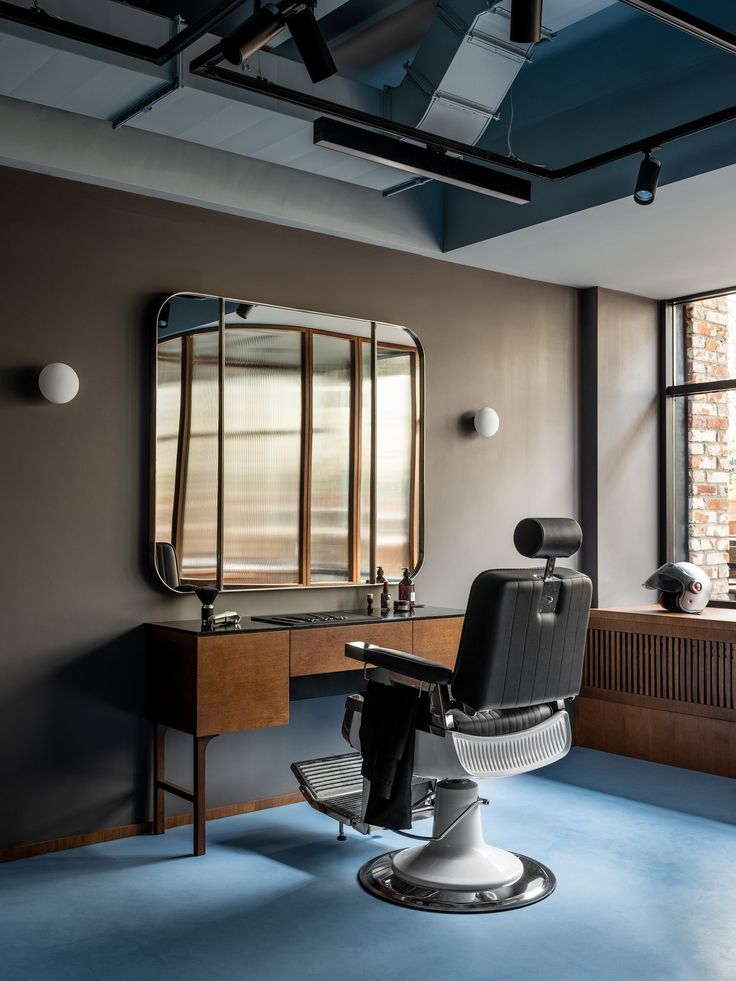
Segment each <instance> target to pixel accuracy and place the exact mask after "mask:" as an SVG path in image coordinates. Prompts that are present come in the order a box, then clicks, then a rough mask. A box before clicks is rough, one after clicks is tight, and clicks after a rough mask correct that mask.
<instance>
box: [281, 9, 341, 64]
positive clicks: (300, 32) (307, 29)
mask: <svg viewBox="0 0 736 981" xmlns="http://www.w3.org/2000/svg"><path fill="white" fill-rule="evenodd" d="M288 24H289V30H290V31H291V36H292V37H293V38H294V44H295V45H296V47H297V51H298V52H299V54H300V55H301V59H302V61H303V62H304V67H305V68H306V69H307V71H308V72H309V77H310V78H311V79H312V81H313V82H315V83H316V82H322V81H324V79H326V78H329V77H330V76H331V75H334V74H335V73H336V72H337V66H336V65H335V62H334V61H333V60H332V55H331V54H330V49H329V48H328V47H327V42H326V41H325V39H324V37H323V35H322V31H320V29H319V24H318V23H317V18H316V17H315V16H314V9H313V8H312V7H305V8H304V10H301V11H300V12H299V13H296V14H294V15H293V16H292V17H289V20H288Z"/></svg>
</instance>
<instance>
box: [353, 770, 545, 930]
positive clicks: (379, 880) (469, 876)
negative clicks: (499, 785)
mask: <svg viewBox="0 0 736 981" xmlns="http://www.w3.org/2000/svg"><path fill="white" fill-rule="evenodd" d="M481 803H485V802H484V801H482V799H481V798H479V797H478V785H477V783H475V782H474V781H473V780H462V779H461V780H441V781H440V782H439V783H438V784H437V795H436V803H435V813H434V822H433V829H432V836H431V839H430V840H429V841H427V842H426V843H425V844H422V845H416V846H414V847H412V848H405V849H402V850H400V851H395V852H389V853H387V854H384V855H380V856H378V858H375V859H372V860H371V861H370V862H368V863H366V864H365V865H364V866H363V867H362V868H361V870H360V872H359V873H358V878H359V880H360V883H361V885H362V886H363V887H364V888H365V889H367V890H368V892H370V893H372V894H373V895H375V896H378V897H379V898H380V899H385V900H387V901H388V902H392V903H396V904H397V905H399V906H411V907H414V908H418V909H425V910H436V911H440V912H454V913H492V912H497V911H500V910H506V909H516V908H518V907H520V906H529V905H530V904H531V903H536V902H539V901H540V900H541V899H544V898H545V897H546V896H549V895H550V893H551V892H552V891H553V890H554V888H555V885H556V882H555V877H554V875H553V874H552V872H551V871H550V870H549V869H548V868H546V867H545V866H544V865H541V864H540V863H539V862H536V861H534V859H530V858H527V857H526V856H524V855H515V854H514V853H513V852H508V851H505V850H504V849H502V848H495V847H494V846H493V845H488V844H486V842H485V841H484V840H483V830H482V826H481V820H480V805H481Z"/></svg>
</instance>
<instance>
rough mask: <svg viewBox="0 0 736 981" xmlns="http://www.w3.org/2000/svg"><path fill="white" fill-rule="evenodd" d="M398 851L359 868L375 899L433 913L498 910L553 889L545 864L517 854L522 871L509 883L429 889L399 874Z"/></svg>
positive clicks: (533, 899)
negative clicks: (472, 889) (479, 887)
mask: <svg viewBox="0 0 736 981" xmlns="http://www.w3.org/2000/svg"><path fill="white" fill-rule="evenodd" d="M397 854H398V851H393V852H386V853H385V854H383V855H379V856H378V857H377V858H373V859H371V861H370V862H366V863H365V865H364V866H363V867H362V868H361V870H360V871H359V872H358V882H360V884H361V886H362V887H363V888H364V889H365V890H366V891H367V892H369V893H371V895H373V896H376V897H377V898H378V899H383V900H384V901H385V902H387V903H395V904H396V905H397V906H408V907H410V908H411V909H423V910H428V911H430V912H435V913H500V912H501V911H503V910H507V909H518V908H519V907H521V906H531V905H532V903H538V902H539V901H540V900H542V899H545V898H546V897H547V896H549V895H550V894H551V893H552V892H554V888H555V886H556V885H557V881H556V879H555V877H554V875H553V873H552V872H551V871H550V870H549V869H548V868H547V867H546V866H545V865H542V864H541V863H540V862H536V861H535V860H534V859H533V858H528V857H527V856H526V855H518V854H517V856H516V857H517V858H518V859H519V860H520V861H521V864H522V865H523V867H524V871H523V872H522V874H521V876H520V878H519V879H517V880H516V882H512V883H511V884H510V885H508V886H504V887H502V888H499V889H494V890H485V891H481V892H459V891H456V890H449V889H429V888H426V887H423V886H415V885H412V884H411V883H409V882H404V881H403V880H402V879H400V878H399V877H398V875H397V874H396V872H395V871H394V864H393V859H394V856H395V855H397Z"/></svg>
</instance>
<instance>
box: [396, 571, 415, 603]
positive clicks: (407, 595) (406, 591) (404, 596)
mask: <svg viewBox="0 0 736 981" xmlns="http://www.w3.org/2000/svg"><path fill="white" fill-rule="evenodd" d="M416 598H417V594H416V591H415V589H414V583H413V582H412V579H411V576H410V575H409V570H408V569H404V578H403V579H402V580H401V582H400V583H399V600H406V602H407V603H408V604H409V607H410V608H411V609H412V610H413V609H414V605H415V603H416Z"/></svg>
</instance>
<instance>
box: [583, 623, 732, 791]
mask: <svg viewBox="0 0 736 981" xmlns="http://www.w3.org/2000/svg"><path fill="white" fill-rule="evenodd" d="M706 613H707V615H706V614H703V616H701V617H688V616H685V615H683V614H679V615H677V614H667V613H665V614H663V613H662V612H661V611H658V610H657V609H656V608H638V609H632V610H625V609H619V610H593V611H592V612H591V618H590V629H589V631H588V643H587V648H586V653H585V664H584V669H583V684H582V689H581V693H580V697H579V698H578V699H577V702H576V706H575V742H576V744H577V745H578V746H588V747H590V748H591V749H599V750H603V751H604V752H608V753H619V754H622V755H624V756H634V757H638V758H640V759H645V760H653V761H654V762H657V763H667V764H670V765H673V766H682V767H687V768H690V769H695V770H703V771H705V772H706V773H717V774H719V775H721V776H727V777H736V621H735V620H734V618H733V616H732V615H729V616H724V617H723V618H720V617H718V616H717V613H716V612H714V611H706Z"/></svg>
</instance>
